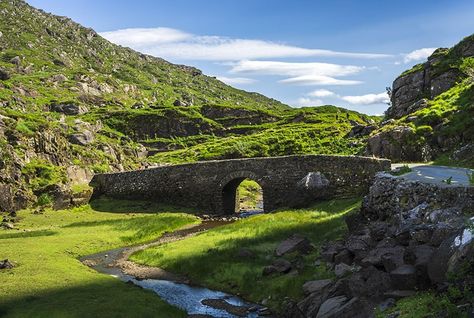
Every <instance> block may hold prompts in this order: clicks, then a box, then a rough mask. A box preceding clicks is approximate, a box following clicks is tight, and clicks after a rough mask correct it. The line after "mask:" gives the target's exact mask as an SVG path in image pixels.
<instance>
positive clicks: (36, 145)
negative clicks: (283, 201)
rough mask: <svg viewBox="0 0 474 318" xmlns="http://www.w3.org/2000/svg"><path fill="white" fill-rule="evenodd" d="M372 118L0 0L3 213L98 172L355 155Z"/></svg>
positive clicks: (76, 191) (74, 198) (69, 199)
mask: <svg viewBox="0 0 474 318" xmlns="http://www.w3.org/2000/svg"><path fill="white" fill-rule="evenodd" d="M372 123H373V119H372V118H370V117H369V116H366V115H362V114H358V113H356V112H351V111H347V110H344V109H340V108H336V107H334V106H327V107H319V108H304V109H292V108H290V107H289V106H287V105H284V104H283V103H281V102H279V101H276V100H274V99H271V98H267V97H265V96H263V95H260V94H257V93H250V92H245V91H243V90H239V89H236V88H233V87H231V86H228V85H226V84H224V83H222V82H220V81H219V80H217V79H215V78H213V77H209V76H206V75H204V74H202V72H201V71H200V70H198V69H196V68H194V67H189V66H184V65H175V64H172V63H169V62H167V61H165V60H163V59H160V58H155V57H152V56H148V55H144V54H141V53H139V52H135V51H133V50H131V49H129V48H124V47H120V46H117V45H114V44H112V43H110V42H108V41H107V40H105V39H103V38H102V37H100V35H98V34H97V33H96V32H95V31H94V30H92V29H89V28H85V27H82V26H81V25H79V24H77V23H75V22H73V21H72V20H71V19H69V18H67V17H59V16H55V15H52V14H48V13H45V12H43V11H42V10H38V9H35V8H33V7H31V6H29V5H28V4H27V3H25V2H24V1H21V0H1V1H0V145H1V147H0V210H6V211H10V210H17V209H19V208H22V207H25V206H28V205H31V204H37V205H53V206H54V207H55V208H62V207H67V206H70V205H71V204H73V205H74V204H80V203H81V202H83V201H85V200H87V198H88V196H89V195H90V190H89V189H88V187H87V183H88V181H89V180H90V178H91V176H92V174H93V173H99V172H107V171H121V170H127V169H137V168H145V167H148V166H150V165H160V164H168V163H177V162H187V161H196V160H206V159H222V158H236V157H255V156H275V155H286V154H295V153H296V154H298V153H338V154H355V153H358V152H360V150H361V149H362V148H363V147H364V140H365V139H364V138H366V137H367V136H366V135H367V133H368V132H369V130H365V131H362V130H360V129H359V128H360V127H362V126H363V125H371V124H372ZM354 127H355V128H356V131H353V132H352V133H351V131H352V130H353V129H354ZM357 129H359V130H357ZM346 136H350V138H346Z"/></svg>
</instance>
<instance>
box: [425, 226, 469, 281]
mask: <svg viewBox="0 0 474 318" xmlns="http://www.w3.org/2000/svg"><path fill="white" fill-rule="evenodd" d="M471 222H472V221H471ZM431 259H432V261H431V262H429V263H428V275H429V278H430V279H431V281H432V282H435V283H443V282H446V281H447V274H448V273H449V272H453V273H456V272H459V271H461V268H462V267H463V266H465V265H466V264H465V263H466V261H468V262H470V261H472V259H474V234H473V231H472V229H471V228H469V227H466V228H465V229H463V230H461V231H459V232H458V233H457V234H456V235H454V236H451V237H449V238H447V239H445V240H444V241H443V242H442V243H441V245H440V246H439V248H438V249H437V250H436V251H435V252H434V253H433V256H432V258H431Z"/></svg>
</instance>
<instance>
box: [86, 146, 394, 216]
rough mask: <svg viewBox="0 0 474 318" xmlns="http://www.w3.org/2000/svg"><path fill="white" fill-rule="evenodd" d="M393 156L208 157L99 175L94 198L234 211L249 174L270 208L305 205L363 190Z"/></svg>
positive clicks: (222, 212)
mask: <svg viewBox="0 0 474 318" xmlns="http://www.w3.org/2000/svg"><path fill="white" fill-rule="evenodd" d="M389 169H390V161H389V160H384V159H375V158H368V157H357V156H326V155H304V156H284V157H270V158H246V159H231V160H215V161H204V162H197V163H190V164H181V165H173V166H164V167H157V168H152V169H146V170H136V171H129V172H121V173H109V174H98V175H96V176H94V178H93V179H92V181H91V185H92V186H93V187H94V197H97V196H100V195H106V196H108V197H112V198H118V199H140V200H151V201H156V202H160V203H165V204H171V205H177V206H184V207H191V208H196V209H197V210H198V211H200V212H202V213H212V214H229V213H233V212H234V211H235V195H236V194H235V192H236V189H237V187H238V185H239V184H240V182H241V181H242V180H244V179H245V178H250V179H252V180H255V181H256V182H258V183H259V184H260V186H261V187H262V190H263V200H264V210H265V211H266V212H269V211H273V210H276V209H278V208H281V207H303V206H306V205H308V204H310V203H312V202H314V201H316V200H318V199H329V198H332V197H348V196H354V195H362V194H364V193H366V192H367V190H368V187H369V185H370V182H371V181H372V179H373V177H374V175H375V174H376V173H377V172H379V171H384V170H389Z"/></svg>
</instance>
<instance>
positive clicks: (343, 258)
mask: <svg viewBox="0 0 474 318" xmlns="http://www.w3.org/2000/svg"><path fill="white" fill-rule="evenodd" d="M353 262H354V255H353V254H352V253H351V252H350V251H349V250H348V249H343V250H342V251H340V252H339V253H337V254H336V255H335V256H334V263H335V264H339V263H344V264H347V265H351V264H352V263H353Z"/></svg>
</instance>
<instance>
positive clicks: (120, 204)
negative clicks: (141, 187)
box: [89, 196, 198, 214]
mask: <svg viewBox="0 0 474 318" xmlns="http://www.w3.org/2000/svg"><path fill="white" fill-rule="evenodd" d="M89 205H90V206H91V208H92V209H93V210H95V211H98V212H110V213H159V212H168V213H189V214H197V213H198V211H197V210H196V209H192V208H185V207H177V206H171V205H165V204H161V203H157V202H152V201H143V200H118V199H112V198H108V197H105V196H102V197H99V198H96V199H94V200H92V201H90V202H89Z"/></svg>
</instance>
